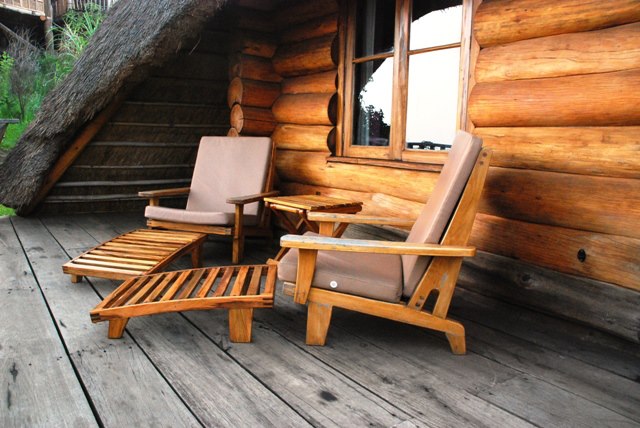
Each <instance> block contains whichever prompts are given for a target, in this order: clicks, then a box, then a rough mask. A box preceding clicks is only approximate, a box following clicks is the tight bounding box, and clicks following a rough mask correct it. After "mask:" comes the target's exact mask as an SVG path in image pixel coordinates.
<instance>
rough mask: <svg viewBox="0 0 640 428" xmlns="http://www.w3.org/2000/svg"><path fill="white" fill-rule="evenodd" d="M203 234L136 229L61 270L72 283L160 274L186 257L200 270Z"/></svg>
mask: <svg viewBox="0 0 640 428" xmlns="http://www.w3.org/2000/svg"><path fill="white" fill-rule="evenodd" d="M206 237H207V235H206V234H205V233H197V232H179V231H173V230H154V229H138V230H134V231H132V232H128V233H125V234H122V235H120V236H117V237H115V238H113V239H112V240H110V241H107V242H104V243H102V244H100V245H98V246H97V247H95V248H92V249H91V250H89V251H87V252H86V253H83V254H81V255H79V256H78V257H76V258H74V259H73V260H70V261H69V262H67V263H65V264H64V265H63V266H62V271H63V272H64V273H67V274H70V275H71V281H72V282H78V281H80V280H81V279H82V277H83V276H96V277H99V278H108V279H127V278H131V277H132V276H139V275H148V274H151V273H155V272H158V271H159V270H162V269H163V268H164V267H165V266H166V265H168V264H169V263H171V262H172V261H173V260H175V259H176V258H178V257H180V256H182V255H183V254H186V253H191V258H192V261H193V267H199V266H200V257H201V249H202V243H203V242H204V240H205V239H206Z"/></svg>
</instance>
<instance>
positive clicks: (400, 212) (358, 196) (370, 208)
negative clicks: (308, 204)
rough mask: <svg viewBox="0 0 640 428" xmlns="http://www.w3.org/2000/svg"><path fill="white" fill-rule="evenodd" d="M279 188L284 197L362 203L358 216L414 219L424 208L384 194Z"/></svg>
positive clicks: (290, 186)
mask: <svg viewBox="0 0 640 428" xmlns="http://www.w3.org/2000/svg"><path fill="white" fill-rule="evenodd" d="M279 187H280V190H281V192H282V193H283V194H285V195H322V196H330V197H334V198H342V199H349V200H352V201H361V202H364V205H363V206H362V211H361V212H360V213H359V214H358V215H369V216H375V217H400V218H408V219H415V218H417V217H418V215H419V214H420V210H421V209H422V208H423V207H424V204H423V203H420V202H414V201H409V200H407V199H402V198H396V197H393V196H389V195H385V194H384V193H368V192H357V191H353V190H346V189H339V188H332V187H323V186H314V185H308V184H299V183H291V182H283V183H280V186H279Z"/></svg>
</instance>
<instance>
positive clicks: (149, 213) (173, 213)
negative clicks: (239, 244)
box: [144, 206, 258, 226]
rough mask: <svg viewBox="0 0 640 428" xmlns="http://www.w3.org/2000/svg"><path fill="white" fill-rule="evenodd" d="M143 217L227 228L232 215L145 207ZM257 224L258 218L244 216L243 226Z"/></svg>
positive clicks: (231, 223) (230, 223)
mask: <svg viewBox="0 0 640 428" xmlns="http://www.w3.org/2000/svg"><path fill="white" fill-rule="evenodd" d="M144 216H145V217H146V218H150V219H153V220H163V221H171V222H176V223H189V224H206V225H212V226H215V225H219V226H229V225H233V223H234V221H235V219H234V217H235V215H234V213H220V212H209V211H187V210H184V209H180V208H167V207H158V206H147V207H146V208H145V210H144ZM257 223H258V216H255V215H246V216H244V225H245V226H253V225H255V224H257Z"/></svg>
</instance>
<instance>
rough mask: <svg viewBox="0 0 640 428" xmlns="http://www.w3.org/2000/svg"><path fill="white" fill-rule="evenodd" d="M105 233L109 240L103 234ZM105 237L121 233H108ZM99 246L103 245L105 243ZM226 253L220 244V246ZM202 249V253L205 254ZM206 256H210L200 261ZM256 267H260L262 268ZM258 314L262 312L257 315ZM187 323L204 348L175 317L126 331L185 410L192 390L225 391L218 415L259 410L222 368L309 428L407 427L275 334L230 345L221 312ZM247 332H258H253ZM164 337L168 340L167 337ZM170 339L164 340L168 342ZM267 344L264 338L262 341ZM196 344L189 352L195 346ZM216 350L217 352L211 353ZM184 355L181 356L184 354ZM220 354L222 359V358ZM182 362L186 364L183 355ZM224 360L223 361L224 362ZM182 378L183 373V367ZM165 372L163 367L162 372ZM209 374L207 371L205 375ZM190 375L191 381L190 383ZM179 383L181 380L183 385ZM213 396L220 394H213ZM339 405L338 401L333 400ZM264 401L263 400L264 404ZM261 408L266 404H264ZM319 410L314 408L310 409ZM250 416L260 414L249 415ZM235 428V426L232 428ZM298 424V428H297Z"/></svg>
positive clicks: (97, 227) (94, 228) (195, 395)
mask: <svg viewBox="0 0 640 428" xmlns="http://www.w3.org/2000/svg"><path fill="white" fill-rule="evenodd" d="M85 219H87V220H84V219H83V220H81V221H80V223H79V224H80V225H81V226H82V227H83V228H84V229H85V231H86V232H87V233H89V234H90V235H92V236H95V237H100V239H102V238H105V237H104V236H102V232H101V230H103V229H104V226H103V225H101V224H100V223H99V222H96V221H95V218H93V220H91V219H88V218H85ZM106 233H109V232H108V231H107V232H106ZM112 233H120V232H118V231H115V230H113V231H112ZM105 239H108V237H106V238H105ZM221 245H223V246H224V245H226V244H221ZM210 247H211V245H210V246H208V248H210ZM205 253H206V255H207V256H209V257H210V256H211V252H209V253H207V252H206V251H205ZM209 257H208V260H207V261H208V262H209V263H208V264H209V265H211V264H219V262H220V260H212V259H210V258H209ZM262 261H263V260H260V262H262ZM188 267H189V260H187V259H183V260H180V261H178V262H177V263H176V268H188ZM91 281H92V282H93V284H94V285H95V286H96V287H97V289H98V290H100V291H102V290H103V288H104V289H105V290H106V291H108V290H109V284H108V282H107V281H103V280H95V279H91ZM261 312H264V311H261ZM185 315H186V317H187V318H188V319H189V320H191V321H192V322H193V323H194V324H195V325H196V326H197V327H198V328H199V329H200V330H201V331H202V332H204V333H205V334H206V335H207V336H208V337H209V339H206V340H210V343H209V344H204V343H203V337H201V333H199V332H197V331H196V330H195V329H193V328H192V326H191V325H190V324H188V323H187V322H186V321H185V319H181V317H180V316H178V315H168V316H166V315H162V316H154V317H152V318H141V319H136V320H133V321H132V322H131V323H130V324H129V325H128V328H127V329H128V331H129V333H130V334H132V335H133V337H135V338H136V340H137V342H138V343H139V344H140V345H141V346H142V347H143V349H145V352H146V353H147V354H148V355H149V356H151V357H152V358H153V360H154V363H155V364H157V365H158V366H160V367H161V368H162V371H163V373H165V376H166V377H167V378H168V379H171V380H172V383H173V384H174V385H176V389H178V390H179V391H180V392H181V394H182V395H183V396H189V398H186V399H185V401H186V402H187V403H190V404H192V405H193V406H192V407H193V408H199V407H204V406H202V403H203V402H204V401H205V398H206V396H207V393H206V392H204V391H205V390H206V388H203V385H198V384H199V383H202V382H205V384H209V385H210V384H214V383H215V384H217V385H224V387H222V388H220V389H221V390H224V391H232V393H231V394H229V393H225V396H227V397H228V398H227V400H228V402H229V403H233V405H234V406H235V409H226V412H225V413H230V414H233V413H234V411H242V410H244V411H247V409H251V406H252V404H251V402H253V403H256V402H258V403H260V402H261V400H260V399H259V397H260V391H257V392H256V391H254V390H252V389H251V388H250V386H251V382H250V381H249V380H247V379H244V380H242V376H237V375H236V376H234V377H232V379H227V378H226V376H229V374H233V373H235V372H234V370H233V368H228V367H227V366H228V365H229V364H231V363H233V362H235V364H239V365H240V366H242V367H245V368H246V369H247V370H249V371H250V373H252V375H253V376H255V377H257V378H259V379H260V380H261V382H262V383H263V384H265V385H266V386H267V387H268V388H269V389H270V390H272V391H273V392H274V393H275V394H277V396H278V397H280V398H282V399H283V400H285V401H286V402H287V403H289V405H290V406H292V407H293V408H294V409H295V410H296V411H297V412H298V413H300V414H301V415H302V416H303V417H304V418H305V419H306V420H307V421H309V422H310V423H311V424H313V425H315V426H318V425H320V426H347V425H367V424H374V425H379V426H391V425H397V424H399V423H401V422H403V421H406V420H410V419H412V416H411V415H407V414H404V413H403V412H402V411H400V410H399V409H398V408H396V407H395V406H393V405H391V404H389V403H387V402H385V401H384V400H381V399H379V398H378V397H376V396H374V395H372V394H370V393H368V392H367V391H366V390H362V389H361V388H359V386H358V385H357V384H354V383H353V382H351V381H350V380H349V379H347V378H344V377H343V376H341V375H340V374H338V373H336V372H335V371H333V370H331V369H330V368H329V367H327V366H326V365H324V364H322V363H320V362H318V361H317V360H316V359H315V358H312V357H310V356H309V355H308V354H307V353H306V352H305V351H304V350H301V349H300V348H299V347H297V346H296V345H294V344H292V343H291V342H289V341H288V340H286V339H285V338H283V337H281V336H279V335H277V334H276V333H274V332H272V331H270V330H267V329H260V330H259V331H260V334H254V337H253V344H252V345H246V344H231V343H230V342H229V337H228V318H227V317H228V315H227V311H224V310H217V311H202V312H188V313H185ZM254 329H258V326H255V327H254ZM169 335H170V336H169ZM167 336H169V337H167ZM265 336H266V337H265ZM194 343H195V344H194ZM213 344H217V345H218V346H219V347H220V348H221V349H222V350H220V349H218V348H216V349H214V350H211V349H210V347H211V346H213ZM187 351H188V352H187ZM223 351H224V353H223ZM163 353H168V354H169V358H170V360H169V361H168V362H166V363H164V362H162V361H161V360H163V359H166V357H163V355H162V354H163ZM185 353H186V354H187V355H188V356H185V355H184V354H185ZM225 354H226V355H225ZM212 355H214V356H217V358H216V361H212V357H211V356H212ZM174 358H177V359H178V360H180V361H181V370H180V371H179V372H178V373H176V374H175V375H173V373H172V371H173V368H172V366H173V364H172V363H173V361H172V360H173V359H174ZM192 359H195V360H196V361H195V362H193V364H189V363H187V365H188V367H190V369H189V370H182V368H183V367H182V366H183V365H184V364H185V360H186V361H188V362H191V360H192ZM165 366H166V367H165ZM214 366H218V367H220V370H216V372H217V373H218V375H219V376H223V378H222V379H209V378H210V377H212V376H211V375H210V374H208V373H206V372H203V370H202V369H200V370H198V367H205V368H206V367H214ZM207 371H208V369H207ZM194 375H197V376H196V377H194ZM185 378H186V379H185ZM238 382H240V383H242V384H243V385H246V387H245V388H243V390H241V391H237V390H235V391H234V385H237V383H238ZM212 392H213V393H215V394H218V393H219V391H212ZM232 394H242V396H237V397H230V396H229V395H232ZM245 395H246V396H248V397H250V400H251V401H250V402H249V403H248V404H246V405H244V406H238V405H237V403H241V402H243V400H246V398H243V397H244V396H245ZM338 397H340V398H339V399H338ZM265 401H266V400H265ZM267 402H268V401H267ZM320 403H322V406H321V408H317V407H318V405H319V404H320ZM269 404H270V406H271V407H273V408H274V410H277V411H278V413H282V415H283V416H287V419H290V420H291V421H295V420H296V419H295V418H293V417H290V416H288V415H287V414H286V412H284V411H283V410H282V409H279V408H278V403H269ZM207 412H208V413H211V409H210V408H209V409H206V412H204V413H207ZM253 413H259V412H258V411H254V412H253ZM243 417H244V423H249V422H250V419H251V416H250V415H244V416H243ZM201 419H202V420H204V421H205V422H208V424H212V425H217V424H220V423H221V422H220V421H216V420H210V421H206V419H204V416H201ZM236 422H237V421H236ZM254 423H261V424H264V421H254ZM299 423H303V422H299Z"/></svg>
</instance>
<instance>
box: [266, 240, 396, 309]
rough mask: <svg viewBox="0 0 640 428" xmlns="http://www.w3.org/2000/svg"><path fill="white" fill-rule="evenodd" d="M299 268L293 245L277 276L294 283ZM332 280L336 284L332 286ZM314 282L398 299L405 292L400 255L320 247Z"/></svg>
mask: <svg viewBox="0 0 640 428" xmlns="http://www.w3.org/2000/svg"><path fill="white" fill-rule="evenodd" d="M306 235H308V233H307V234H306ZM297 271H298V250H297V249H292V250H290V251H289V252H288V253H287V254H286V255H285V256H284V257H283V258H282V260H281V261H280V264H279V265H278V278H279V279H280V280H282V281H287V282H293V283H295V282H296V273H297ZM332 283H333V285H335V286H336V287H332V286H331V285H332ZM312 285H313V286H314V287H318V288H324V289H327V290H334V291H339V292H342V293H347V294H354V295H356V296H361V297H368V298H372V299H376V300H384V301H387V302H397V301H399V300H400V294H401V293H402V265H401V260H400V256H397V255H394V254H370V253H346V252H337V251H318V259H317V262H316V271H315V274H314V276H313V282H312Z"/></svg>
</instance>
